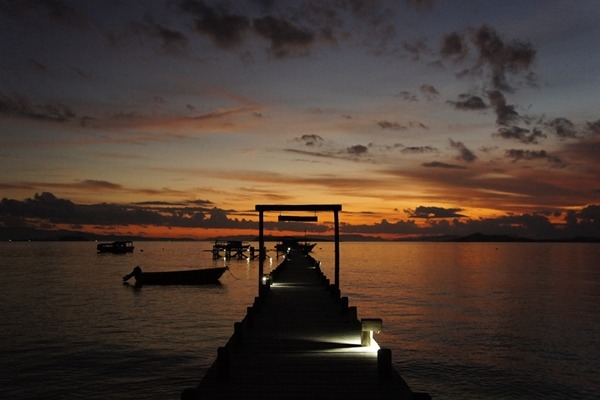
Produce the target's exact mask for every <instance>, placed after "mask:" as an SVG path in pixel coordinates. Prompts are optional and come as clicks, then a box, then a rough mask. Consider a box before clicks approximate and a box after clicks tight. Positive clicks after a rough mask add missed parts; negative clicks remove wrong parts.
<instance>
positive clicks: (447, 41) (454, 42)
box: [440, 32, 469, 59]
mask: <svg viewBox="0 0 600 400" xmlns="http://www.w3.org/2000/svg"><path fill="white" fill-rule="evenodd" d="M468 52H469V48H468V46H467V43H465V40H464V39H463V37H462V36H460V35H459V34H458V33H456V32H452V33H448V34H447V35H444V37H443V38H442V45H441V49H440V54H441V55H442V57H455V58H457V59H463V58H464V57H465V56H466V55H467V54H468Z"/></svg>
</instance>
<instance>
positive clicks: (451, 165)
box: [421, 161, 467, 169]
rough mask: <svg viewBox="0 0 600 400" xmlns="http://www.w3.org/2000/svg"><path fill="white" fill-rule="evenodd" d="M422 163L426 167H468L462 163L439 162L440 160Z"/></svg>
mask: <svg viewBox="0 0 600 400" xmlns="http://www.w3.org/2000/svg"><path fill="white" fill-rule="evenodd" d="M421 165H422V166H424V167H426V168H442V169H467V167H464V166H462V165H455V164H447V163H443V162H439V161H432V162H428V163H423V164H421Z"/></svg>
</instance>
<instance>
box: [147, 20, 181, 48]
mask: <svg viewBox="0 0 600 400" xmlns="http://www.w3.org/2000/svg"><path fill="white" fill-rule="evenodd" d="M142 30H143V31H144V32H145V33H146V34H148V35H149V36H151V37H153V38H157V39H159V40H160V43H161V47H162V49H163V50H164V51H165V52H167V53H171V54H184V53H187V52H188V43H189V39H188V38H187V37H186V36H185V35H184V34H183V33H181V32H179V31H176V30H172V29H169V28H166V27H164V26H162V25H160V24H158V23H156V22H155V21H154V20H153V19H152V17H150V16H149V15H146V17H145V18H144V24H143V25H142Z"/></svg>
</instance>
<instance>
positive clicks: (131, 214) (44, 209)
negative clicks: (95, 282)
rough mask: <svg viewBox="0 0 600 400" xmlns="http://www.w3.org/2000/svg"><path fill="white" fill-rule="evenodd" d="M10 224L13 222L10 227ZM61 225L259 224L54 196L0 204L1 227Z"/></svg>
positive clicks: (187, 210) (210, 213)
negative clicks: (87, 202) (80, 201)
mask: <svg viewBox="0 0 600 400" xmlns="http://www.w3.org/2000/svg"><path fill="white" fill-rule="evenodd" d="M7 222H10V224H11V225H9V224H8V223H7ZM58 224H67V225H71V226H84V225H88V226H96V227H100V228H102V227H104V228H112V227H115V226H127V225H152V226H164V227H184V228H221V227H222V228H234V227H235V228H243V227H246V228H248V229H256V223H255V222H250V221H244V220H242V221H238V220H232V219H229V218H227V216H226V213H225V211H223V210H220V209H217V208H211V209H209V208H205V207H202V206H200V207H198V205H197V204H196V203H192V206H191V207H190V206H164V205H142V204H138V205H120V204H106V203H102V204H91V205H81V204H76V203H73V202H72V201H70V200H65V199H60V198H57V197H56V196H55V195H53V194H52V193H48V192H44V193H41V194H36V195H35V196H34V197H33V198H31V199H26V200H24V201H17V200H9V199H6V198H4V199H2V201H0V227H4V228H10V227H29V228H39V227H41V226H44V227H47V228H53V227H55V226H56V225H58Z"/></svg>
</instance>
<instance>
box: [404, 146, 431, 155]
mask: <svg viewBox="0 0 600 400" xmlns="http://www.w3.org/2000/svg"><path fill="white" fill-rule="evenodd" d="M401 152H402V153H404V154H424V153H435V152H437V149H436V148H435V147H431V146H411V147H405V148H403V149H402V151H401Z"/></svg>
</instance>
